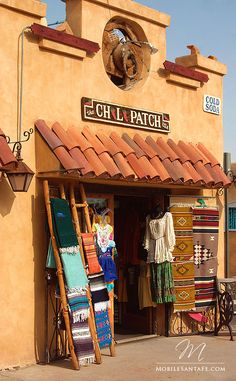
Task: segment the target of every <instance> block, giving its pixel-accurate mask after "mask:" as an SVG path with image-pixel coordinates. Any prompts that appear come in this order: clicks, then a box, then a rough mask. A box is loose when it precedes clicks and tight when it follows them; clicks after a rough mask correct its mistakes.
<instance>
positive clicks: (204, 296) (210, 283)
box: [195, 276, 216, 311]
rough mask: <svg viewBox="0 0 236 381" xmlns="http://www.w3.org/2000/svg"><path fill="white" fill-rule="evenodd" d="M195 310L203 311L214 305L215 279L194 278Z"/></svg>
mask: <svg viewBox="0 0 236 381" xmlns="http://www.w3.org/2000/svg"><path fill="white" fill-rule="evenodd" d="M195 289H196V309H197V310H198V311H202V310H205V309H207V308H209V307H212V306H215V304H216V277H214V276H213V277H196V278H195Z"/></svg>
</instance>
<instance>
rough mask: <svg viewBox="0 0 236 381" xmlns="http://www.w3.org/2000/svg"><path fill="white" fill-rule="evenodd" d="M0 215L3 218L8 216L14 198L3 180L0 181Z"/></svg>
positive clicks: (13, 194)
mask: <svg viewBox="0 0 236 381" xmlns="http://www.w3.org/2000/svg"><path fill="white" fill-rule="evenodd" d="M0 195H1V196H0V214H1V215H2V216H3V217H5V216H6V215H8V214H10V212H11V208H12V205H13V202H14V199H15V198H16V196H15V193H14V192H13V191H12V189H11V186H10V184H9V183H8V181H7V180H6V179H5V178H3V179H1V181H0Z"/></svg>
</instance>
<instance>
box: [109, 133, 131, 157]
mask: <svg viewBox="0 0 236 381" xmlns="http://www.w3.org/2000/svg"><path fill="white" fill-rule="evenodd" d="M110 138H111V139H112V140H113V142H114V143H115V144H116V145H117V147H119V149H120V150H121V152H123V154H124V155H125V156H127V155H129V154H130V153H134V150H133V149H132V148H131V147H130V146H129V145H128V144H127V143H126V142H125V141H124V140H123V139H122V138H121V137H120V136H119V135H118V134H117V133H116V132H114V131H113V132H112V133H111V135H110Z"/></svg>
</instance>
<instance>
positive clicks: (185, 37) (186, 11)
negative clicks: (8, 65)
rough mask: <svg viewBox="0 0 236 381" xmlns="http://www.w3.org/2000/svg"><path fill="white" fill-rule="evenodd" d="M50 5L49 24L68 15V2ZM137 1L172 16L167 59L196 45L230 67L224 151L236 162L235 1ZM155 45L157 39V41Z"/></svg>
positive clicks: (49, 1)
mask: <svg viewBox="0 0 236 381" xmlns="http://www.w3.org/2000/svg"><path fill="white" fill-rule="evenodd" d="M44 2H45V3H47V4H48V13H47V19H48V23H51V22H55V21H61V20H64V18H65V4H64V3H63V2H61V1H60V0H46V1H45V0H44ZM136 2H137V3H140V4H143V5H146V6H148V7H151V8H154V9H157V10H159V11H161V12H165V13H168V14H169V15H171V25H170V27H169V28H168V29H167V59H168V60H170V61H174V59H175V57H178V56H182V55H185V54H188V52H189V51H188V49H187V48H186V45H189V44H194V45H196V46H198V47H199V48H200V51H201V54H202V55H205V56H208V55H209V54H212V55H214V56H216V57H217V58H218V60H219V61H220V62H223V63H225V64H226V65H227V66H228V74H227V76H225V78H224V104H223V105H224V111H223V112H224V150H225V151H226V152H231V155H232V160H233V161H236V128H235V127H234V123H235V120H236V117H235V114H234V111H236V94H235V92H236V24H235V15H236V1H235V0H160V1H159V0H157V1H153V0H136ZM154 44H155V42H154Z"/></svg>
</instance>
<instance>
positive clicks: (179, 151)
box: [167, 139, 189, 163]
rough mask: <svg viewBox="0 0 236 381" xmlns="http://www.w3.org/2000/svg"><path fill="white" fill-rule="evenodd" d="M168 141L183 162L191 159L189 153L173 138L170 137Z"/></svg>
mask: <svg viewBox="0 0 236 381" xmlns="http://www.w3.org/2000/svg"><path fill="white" fill-rule="evenodd" d="M167 143H168V145H169V146H170V147H171V148H172V150H173V151H174V152H175V153H176V155H177V156H178V157H179V159H180V161H181V163H185V162H186V161H189V157H188V155H186V154H185V153H184V151H183V150H182V149H181V148H180V147H179V146H178V145H177V144H176V143H175V142H174V141H173V140H172V139H168V141H167Z"/></svg>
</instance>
